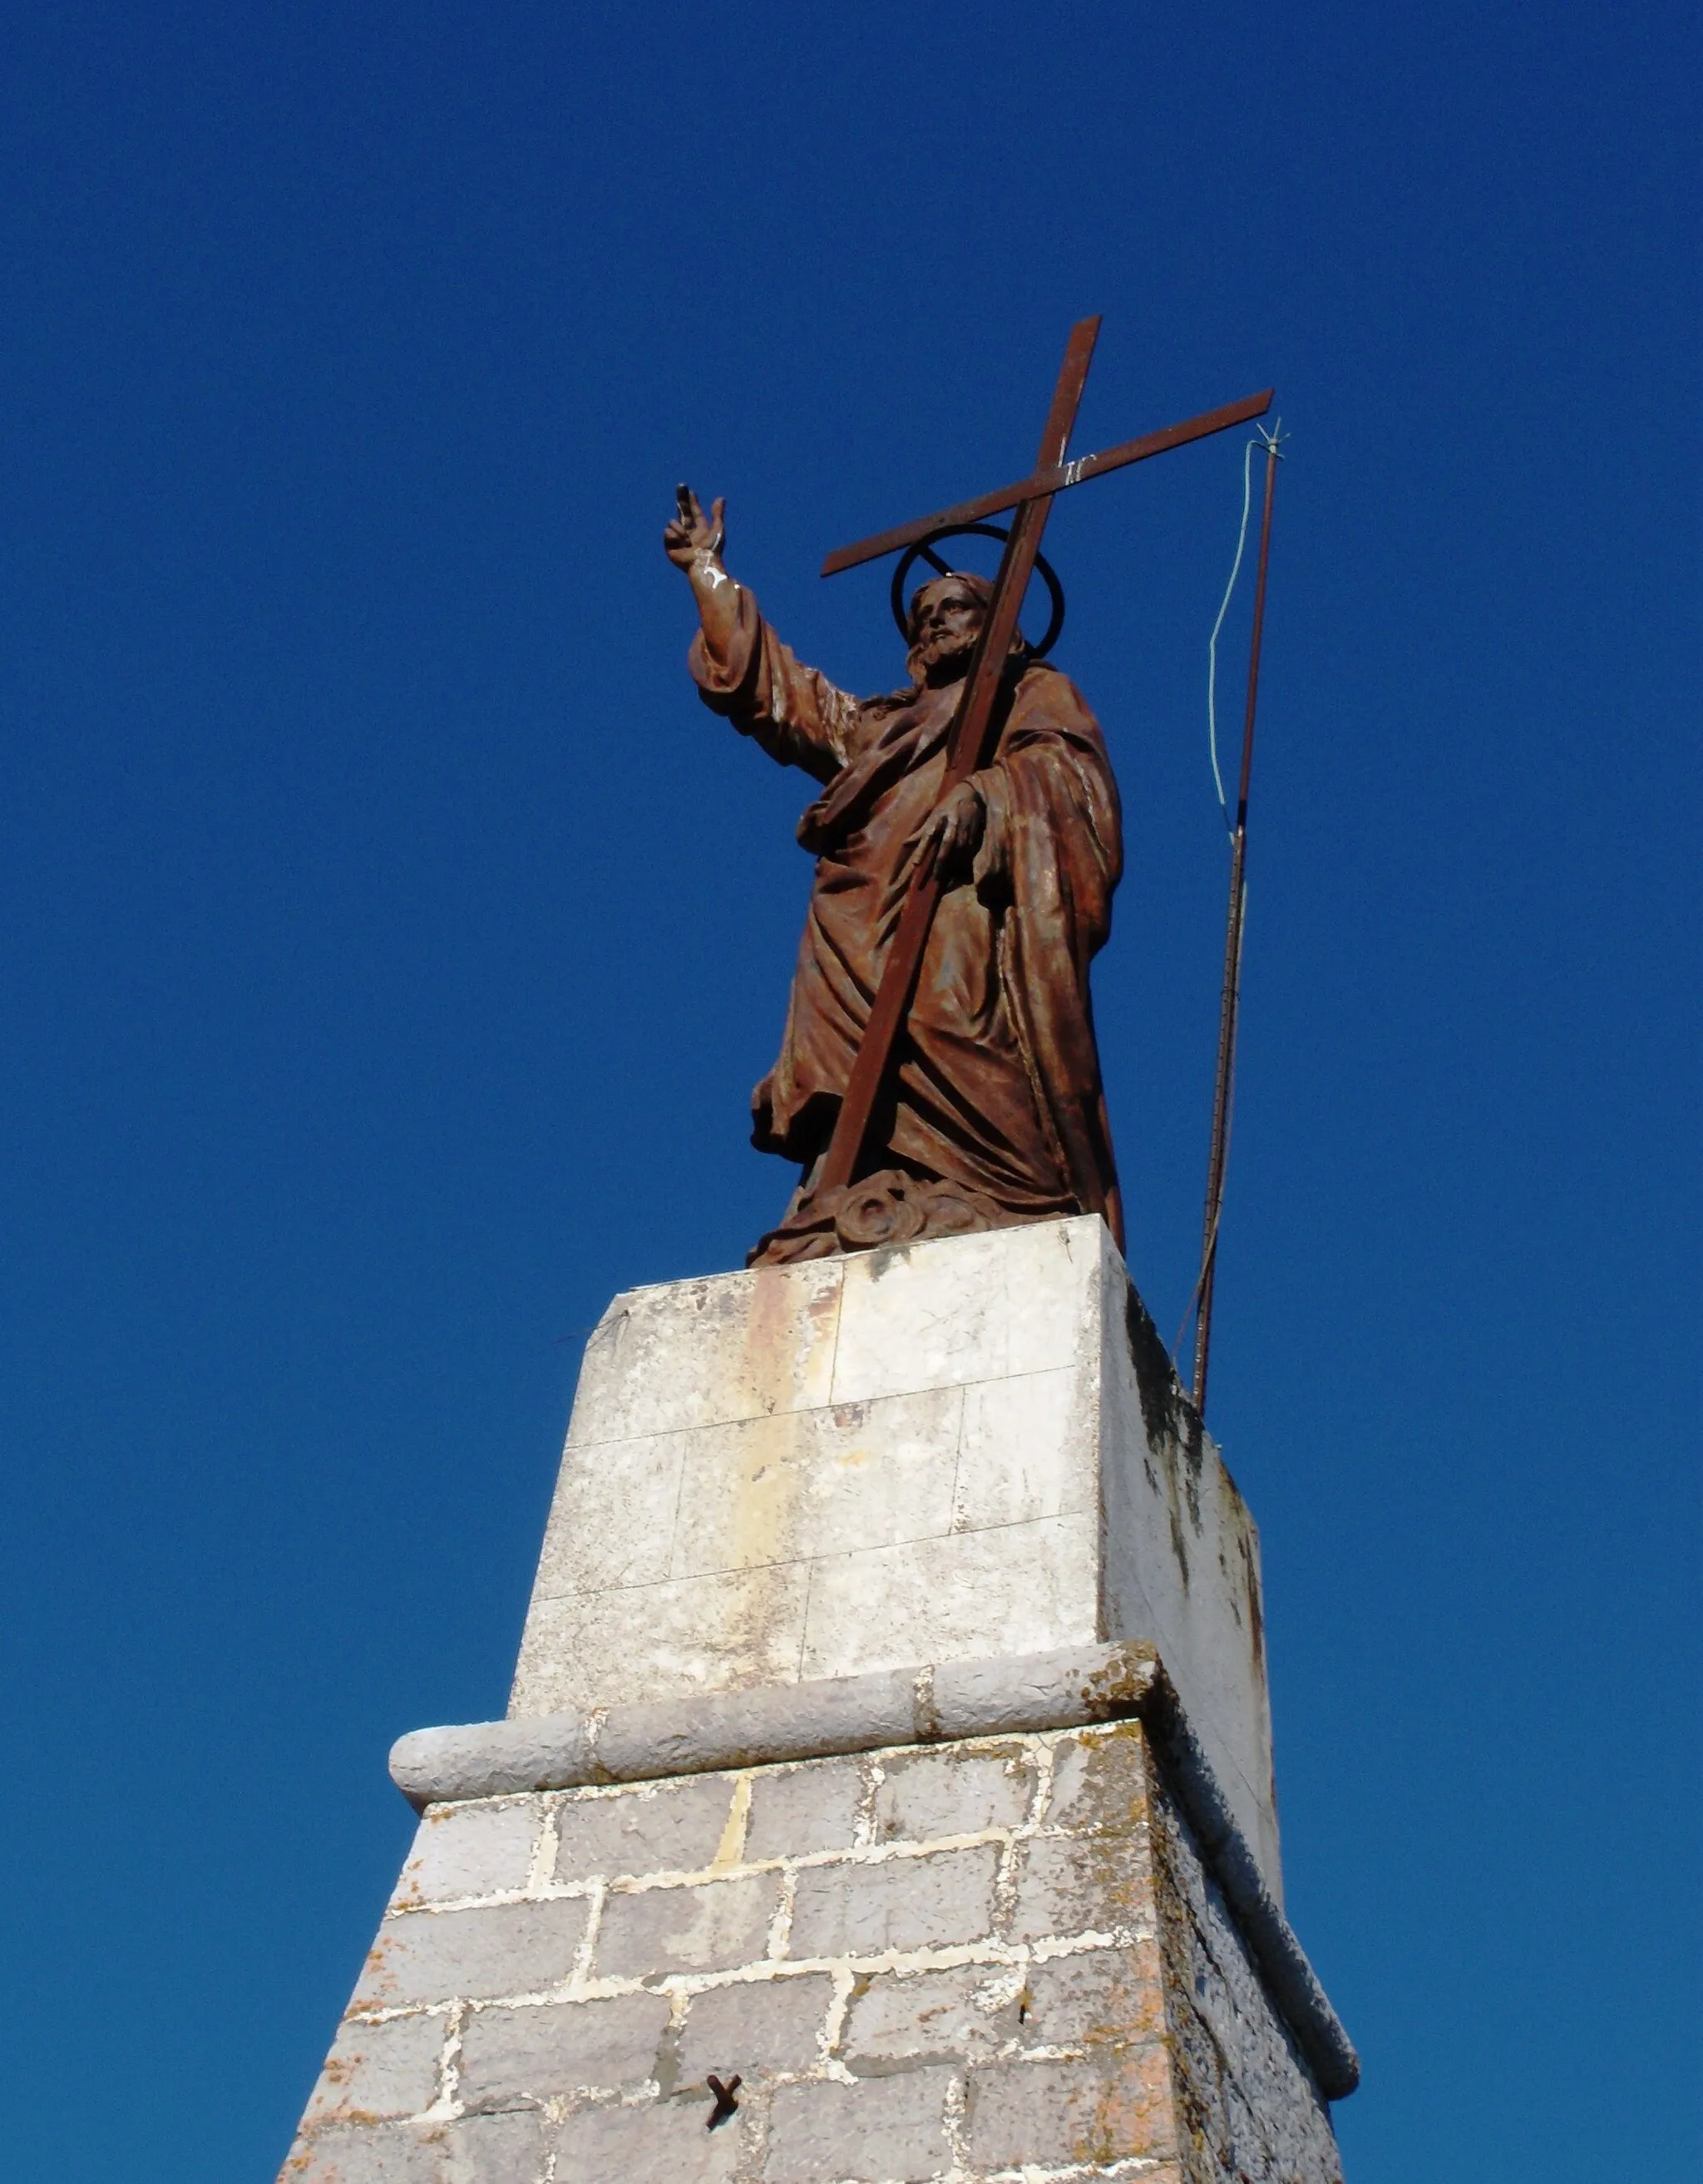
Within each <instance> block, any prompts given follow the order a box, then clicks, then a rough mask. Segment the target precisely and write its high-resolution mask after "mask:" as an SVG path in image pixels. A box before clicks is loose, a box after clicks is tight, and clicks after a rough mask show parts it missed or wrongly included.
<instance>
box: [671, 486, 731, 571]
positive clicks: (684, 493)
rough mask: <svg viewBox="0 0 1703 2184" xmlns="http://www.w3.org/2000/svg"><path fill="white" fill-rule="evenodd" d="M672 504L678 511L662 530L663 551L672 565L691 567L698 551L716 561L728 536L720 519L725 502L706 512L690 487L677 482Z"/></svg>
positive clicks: (717, 503) (725, 527)
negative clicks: (710, 555)
mask: <svg viewBox="0 0 1703 2184" xmlns="http://www.w3.org/2000/svg"><path fill="white" fill-rule="evenodd" d="M674 504H675V506H676V508H677V509H678V515H676V516H675V518H674V520H673V522H672V523H671V524H669V525H668V526H667V529H666V530H665V531H664V532H663V533H662V548H663V551H664V552H665V553H666V554H667V556H668V559H669V560H671V561H672V562H673V564H674V566H675V567H676V568H677V569H690V567H691V565H692V564H693V562H694V561H695V560H697V558H698V556H699V555H700V554H712V555H713V556H715V558H716V559H717V560H719V559H720V558H721V551H722V541H723V539H724V538H726V537H727V535H728V534H727V526H726V525H725V524H724V523H723V521H722V510H723V507H724V506H725V505H726V503H725V502H723V501H720V500H717V502H716V503H715V504H714V505H713V506H712V508H711V510H710V512H709V514H708V515H705V513H704V511H703V510H702V509H701V507H700V506H699V504H698V496H697V495H696V493H694V492H693V491H692V488H691V487H690V486H689V485H680V486H676V487H675V488H674Z"/></svg>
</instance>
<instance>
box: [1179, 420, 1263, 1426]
mask: <svg viewBox="0 0 1703 2184" xmlns="http://www.w3.org/2000/svg"><path fill="white" fill-rule="evenodd" d="M1278 460H1279V457H1278V453H1277V438H1276V433H1275V432H1274V433H1273V434H1272V435H1271V436H1270V437H1268V439H1267V440H1266V443H1265V508H1264V510H1263V512H1262V514H1261V515H1260V519H1259V576H1258V578H1257V579H1256V581H1255V583H1254V633H1253V636H1252V638H1250V640H1249V648H1248V705H1247V710H1246V711H1245V712H1244V714H1243V715H1242V777H1241V781H1240V783H1239V784H1238V786H1237V793H1236V827H1235V831H1234V833H1232V835H1231V850H1230V906H1229V910H1228V911H1227V913H1226V918H1225V935H1224V988H1223V992H1222V995H1221V997H1220V1003H1219V1016H1218V1068H1217V1073H1216V1078H1215V1080H1214V1086H1213V1095H1212V1145H1211V1150H1210V1151H1209V1154H1208V1156H1207V1164H1206V1212H1205V1217H1204V1222H1203V1230H1202V1237H1201V1247H1200V1279H1199V1282H1198V1284H1197V1289H1198V1295H1199V1299H1200V1305H1199V1316H1198V1318H1197V1319H1196V1321H1195V1326H1194V1407H1195V1409H1196V1410H1197V1411H1198V1412H1199V1413H1200V1415H1201V1417H1202V1418H1205V1416H1206V1368H1207V1363H1208V1361H1209V1357H1210V1354H1211V1349H1212V1296H1213V1290H1214V1286H1215V1284H1216V1282H1217V1277H1218V1232H1219V1223H1220V1219H1221V1217H1222V1215H1223V1212H1224V1172H1225V1165H1226V1161H1227V1159H1228V1156H1229V1152H1230V1101H1231V1086H1232V1084H1233V1081H1234V1078H1235V1073H1236V1023H1237V1014H1238V1011H1239V1010H1240V1007H1241V1001H1242V926H1243V921H1244V918H1245V916H1246V913H1247V908H1248V782H1249V780H1250V778H1251V777H1252V775H1253V771H1254V708H1255V706H1256V705H1257V704H1258V701H1259V647H1260V643H1261V640H1262V638H1264V636H1265V577H1266V572H1267V571H1268V570H1269V568H1270V562H1271V504H1272V501H1273V499H1274V498H1275V496H1276V490H1277V464H1278Z"/></svg>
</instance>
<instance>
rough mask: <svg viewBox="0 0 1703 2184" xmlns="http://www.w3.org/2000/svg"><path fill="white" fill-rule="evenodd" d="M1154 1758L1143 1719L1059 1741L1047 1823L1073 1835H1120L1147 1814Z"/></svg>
mask: <svg viewBox="0 0 1703 2184" xmlns="http://www.w3.org/2000/svg"><path fill="white" fill-rule="evenodd" d="M1151 1771H1152V1759H1151V1757H1150V1755H1149V1752H1148V1750H1147V1737H1146V1736H1145V1734H1144V1732H1143V1730H1142V1725H1141V1724H1140V1723H1139V1722H1135V1721H1120V1722H1117V1723H1115V1724H1113V1725H1112V1726H1110V1727H1109V1728H1106V1729H1086V1730H1079V1731H1078V1732H1077V1733H1076V1734H1075V1736H1068V1737H1063V1738H1061V1739H1060V1740H1059V1742H1058V1746H1057V1747H1056V1748H1055V1750H1054V1752H1053V1787H1052V1792H1051V1794H1050V1796H1049V1797H1048V1798H1047V1812H1046V1815H1045V1818H1046V1824H1047V1826H1048V1827H1049V1828H1067V1829H1069V1830H1070V1832H1071V1833H1072V1834H1073V1835H1083V1834H1095V1835H1107V1834H1111V1835H1118V1834H1123V1833H1126V1832H1127V1831H1128V1830H1130V1829H1131V1828H1136V1827H1138V1826H1140V1825H1141V1824H1142V1822H1143V1821H1144V1820H1145V1819H1147V1794H1148V1785H1149V1781H1150V1780H1151Z"/></svg>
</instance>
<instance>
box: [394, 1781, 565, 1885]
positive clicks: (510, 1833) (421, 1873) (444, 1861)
mask: <svg viewBox="0 0 1703 2184" xmlns="http://www.w3.org/2000/svg"><path fill="white" fill-rule="evenodd" d="M542 1819H543V1815H542V1814H541V1813H540V1812H539V1806H538V1801H537V1799H536V1798H533V1797H524V1798H522V1797H516V1798H513V1799H511V1800H507V1801H505V1802H501V1803H490V1804H476V1805H433V1806H431V1807H429V1808H427V1813H426V1816H425V1818H424V1819H422V1821H421V1823H420V1828H419V1832H418V1833H417V1834H416V1836H415V1838H414V1848H413V1851H412V1852H411V1853H410V1857H409V1859H408V1863H407V1864H406V1865H405V1866H404V1867H403V1869H402V1879H401V1880H400V1881H399V1883H398V1885H397V1890H396V1894H395V1897H394V1899H393V1902H394V1906H395V1908H397V1909H398V1910H406V1909H407V1908H410V1906H411V1905H413V1904H416V1903H442V1902H443V1901H444V1899H445V1898H447V1897H456V1896H497V1895H500V1894H503V1893H505V1892H507V1891H510V1890H519V1889H522V1888H524V1887H525V1886H526V1885H527V1879H528V1875H529V1874H530V1873H531V1871H532V1859H533V1845H534V1844H535V1843H536V1842H537V1841H538V1834H539V1825H540V1824H541V1822H542Z"/></svg>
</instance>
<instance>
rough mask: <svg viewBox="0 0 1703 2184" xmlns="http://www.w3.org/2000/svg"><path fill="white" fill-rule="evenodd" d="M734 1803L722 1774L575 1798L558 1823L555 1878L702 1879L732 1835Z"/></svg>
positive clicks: (582, 1793) (568, 1801) (569, 1800)
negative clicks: (657, 1875)
mask: <svg viewBox="0 0 1703 2184" xmlns="http://www.w3.org/2000/svg"><path fill="white" fill-rule="evenodd" d="M733 1796H734V1789H733V1784H732V1782H731V1781H730V1780H729V1778H728V1776H727V1775H689V1776H687V1777H686V1778H685V1779H684V1780H679V1781H673V1782H645V1783H639V1784H635V1785H634V1787H633V1788H631V1789H630V1790H618V1791H614V1792H613V1793H609V1792H603V1793H599V1792H596V1791H575V1792H573V1793H572V1795H570V1796H569V1797H567V1799H566V1800H565V1801H564V1802H563V1804H562V1807H561V1812H560V1814H558V1815H557V1819H556V1830H557V1836H558V1839H559V1843H560V1847H559V1849H558V1850H557V1853H556V1879H557V1880H585V1879H587V1878H588V1877H589V1875H593V1874H602V1875H606V1877H607V1878H608V1879H610V1880H615V1879H617V1878H619V1877H622V1876H627V1875H631V1876H635V1877H636V1876H639V1875H645V1874H647V1873H702V1872H705V1871H706V1870H707V1869H708V1868H709V1867H710V1866H711V1865H712V1864H713V1863H714V1861H715V1857H716V1853H717V1851H718V1850H719V1849H720V1848H721V1845H722V1838H723V1836H724V1835H725V1833H726V1832H727V1826H728V1820H729V1816H730V1814H731V1813H732V1810H733Z"/></svg>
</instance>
